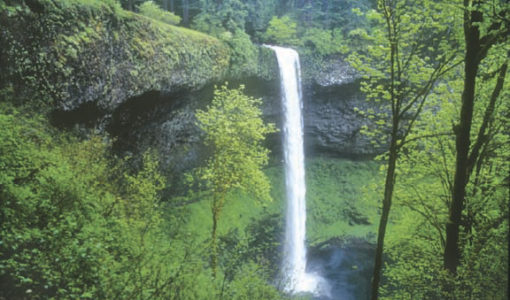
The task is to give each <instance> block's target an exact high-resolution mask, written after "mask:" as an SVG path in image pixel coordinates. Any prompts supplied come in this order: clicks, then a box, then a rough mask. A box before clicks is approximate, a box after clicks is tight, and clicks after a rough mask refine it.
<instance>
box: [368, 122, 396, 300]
mask: <svg viewBox="0 0 510 300" xmlns="http://www.w3.org/2000/svg"><path fill="white" fill-rule="evenodd" d="M396 118H398V117H397V116H395V117H394V121H393V129H392V134H391V142H390V153H389V158H388V170H387V171H386V181H385V184H384V199H383V208H382V214H381V219H380V221H379V231H378V233H377V248H376V250H375V264H374V273H373V275H372V289H371V295H372V296H371V299H372V300H377V298H378V297H379V283H380V281H381V269H382V255H383V249H384V236H385V235H386V225H387V224H388V218H389V215H390V208H391V200H392V197H393V188H394V185H395V168H396V165H397V157H398V148H397V134H398V123H399V122H398V120H397V119H396Z"/></svg>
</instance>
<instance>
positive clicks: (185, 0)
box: [182, 0, 189, 26]
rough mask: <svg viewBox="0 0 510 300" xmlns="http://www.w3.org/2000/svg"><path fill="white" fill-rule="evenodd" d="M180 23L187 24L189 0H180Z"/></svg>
mask: <svg viewBox="0 0 510 300" xmlns="http://www.w3.org/2000/svg"><path fill="white" fill-rule="evenodd" d="M182 24H184V25H186V26H187V25H189V0H182Z"/></svg>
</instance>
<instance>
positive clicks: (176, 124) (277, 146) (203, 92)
mask: <svg viewBox="0 0 510 300" xmlns="http://www.w3.org/2000/svg"><path fill="white" fill-rule="evenodd" d="M353 80H354V81H352V82H350V83H347V84H337V85H330V86H321V85H319V84H316V83H310V82H305V83H304V86H303V101H304V105H303V106H304V108H303V109H304V126H305V128H304V134H305V137H304V140H305V151H306V155H309V156H315V155H328V156H335V157H347V158H357V159H364V158H367V157H371V156H373V155H375V154H377V153H380V152H381V149H376V148H374V146H373V145H372V144H371V143H370V140H369V139H368V138H367V137H365V136H364V135H362V134H361V133H360V129H361V126H363V125H364V124H369V122H368V120H366V119H364V118H363V117H362V116H360V115H359V114H358V113H356V112H355V109H354V108H355V107H357V108H359V109H361V110H365V109H367V108H368V105H369V104H368V103H367V102H365V101H364V97H363V95H362V94H361V93H360V92H359V81H358V80H355V79H353ZM240 84H243V85H245V93H246V94H248V95H250V96H253V97H257V98H262V99H263V106H262V110H263V115H264V119H265V121H266V122H272V123H275V124H276V126H277V127H278V128H282V105H281V99H280V83H279V80H278V78H277V79H276V80H274V79H273V80H265V79H261V78H260V77H250V78H243V79H240V80H238V81H233V82H231V83H230V86H238V85H240ZM213 90H214V88H213V85H212V84H210V85H206V86H205V87H204V88H202V89H200V90H197V91H185V90H182V91H179V92H174V93H168V92H161V91H157V90H154V91H149V92H147V93H145V94H143V95H141V96H137V97H134V98H131V99H129V100H127V101H124V103H122V104H121V105H119V106H118V107H117V108H116V109H115V110H114V111H113V113H111V114H106V115H105V114H104V112H101V111H100V110H97V109H96V108H95V107H83V108H80V109H78V110H76V111H72V112H59V114H58V116H56V118H57V119H58V120H59V122H60V124H62V125H67V126H69V125H72V123H73V121H74V122H75V123H80V124H82V125H88V126H90V125H91V124H94V122H95V127H96V128H98V127H100V128H99V129H100V130H106V131H108V132H109V133H110V134H111V135H112V137H113V138H114V139H115V144H114V146H115V149H116V150H117V151H119V152H120V153H123V154H132V155H134V156H135V157H136V156H141V154H142V153H143V152H145V151H146V150H147V149H149V148H152V149H155V150H157V152H158V153H159V154H160V157H161V162H162V169H163V170H165V173H166V175H167V177H168V178H169V180H170V182H171V183H174V184H173V186H174V187H176V186H180V184H175V183H177V182H176V181H178V180H179V178H182V176H180V175H181V174H182V172H185V171H188V170H191V169H192V168H194V167H198V166H200V165H201V163H203V161H204V160H205V159H207V157H208V155H209V151H208V149H207V148H206V147H205V146H204V145H203V144H202V137H201V132H200V130H199V129H198V127H197V125H196V119H195V115H194V112H195V110H196V109H198V108H205V106H206V105H207V104H208V103H210V101H211V100H212V97H213ZM81 110H85V111H88V112H90V111H94V112H96V117H95V118H92V119H85V120H82V119H80V118H78V117H77V116H79V115H80V113H79V112H80V111H81ZM101 113H103V115H101ZM90 115H93V114H90ZM281 134H282V133H281V132H279V133H276V134H273V135H271V136H269V137H268V139H267V142H266V144H267V146H268V147H269V148H270V149H271V150H272V154H273V155H274V156H276V157H281V156H282V136H281Z"/></svg>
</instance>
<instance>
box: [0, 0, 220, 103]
mask: <svg viewBox="0 0 510 300" xmlns="http://www.w3.org/2000/svg"><path fill="white" fill-rule="evenodd" d="M11 2H12V4H9V2H7V4H2V7H0V8H1V10H0V26H1V28H2V30H1V32H0V44H1V45H2V47H1V50H0V51H1V52H0V65H1V67H2V68H1V69H2V72H1V73H0V88H6V87H8V88H11V89H13V90H14V92H15V93H16V95H17V96H18V97H17V98H22V99H24V100H25V101H33V100H39V101H45V102H47V103H48V102H49V103H51V104H52V107H53V108H54V109H59V110H63V111H71V110H75V109H77V108H79V107H80V106H82V105H85V104H90V103H93V104H94V105H96V106H97V107H98V108H99V109H100V110H101V111H104V112H111V111H113V110H114V109H116V108H117V107H118V106H119V105H120V104H122V103H124V102H125V101H127V100H128V99H130V98H132V97H136V96H139V95H142V94H144V93H146V92H148V91H153V90H157V91H164V92H173V91H178V90H187V91H193V90H198V89H200V88H201V87H203V86H204V85H205V84H207V83H209V82H213V81H217V80H219V79H221V78H223V77H224V76H225V75H226V74H227V72H228V67H229V49H228V47H227V46H225V45H224V44H223V43H221V42H220V41H218V40H217V39H215V38H212V37H210V36H207V35H205V34H201V33H199V32H195V31H191V30H188V29H185V28H181V27H175V26H171V25H167V24H164V23H160V22H157V21H152V20H150V19H148V18H145V17H143V16H141V15H138V14H135V13H132V12H128V11H124V10H122V9H121V8H120V7H118V6H117V5H115V3H114V2H113V1H112V2H111V3H109V2H108V1H105V2H103V1H99V0H91V1H88V2H78V1H72V0H69V1H51V0H30V1H23V2H21V3H19V1H11Z"/></svg>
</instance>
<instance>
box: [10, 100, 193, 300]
mask: <svg viewBox="0 0 510 300" xmlns="http://www.w3.org/2000/svg"><path fill="white" fill-rule="evenodd" d="M0 123H1V130H0V137H1V139H0V156H1V160H0V161H1V163H0V169H1V172H0V196H1V198H2V202H1V203H0V214H1V216H2V217H1V219H0V220H1V221H0V232H1V234H0V237H1V240H0V259H1V260H0V262H1V263H0V277H1V280H0V282H1V289H0V290H1V292H0V297H3V298H6V299H16V298H25V297H32V296H31V295H34V296H35V297H42V298H66V299H75V298H76V299H112V298H117V297H119V298H129V297H134V298H138V299H154V298H155V297H156V295H160V296H161V297H156V298H165V299H169V298H166V297H164V296H162V295H169V294H171V292H172V289H178V288H179V287H176V285H177V284H178V283H174V284H172V285H170V286H168V284H167V282H168V281H169V279H170V278H177V277H179V276H181V275H179V274H177V275H176V273H175V272H176V270H178V269H179V268H182V266H179V263H178V260H177V261H175V262H174V263H171V261H172V259H175V257H181V255H183V254H181V253H182V252H181V250H179V249H178V248H176V247H174V246H172V245H171V244H170V243H169V242H168V241H167V239H165V234H164V232H163V231H162V227H161V223H162V221H163V219H162V218H161V214H160V211H161V210H160V209H159V208H158V204H159V197H158V192H159V190H161V189H162V188H163V184H162V182H163V181H162V178H161V176H160V175H159V174H158V173H157V162H156V160H155V159H154V157H153V155H150V154H146V155H145V156H144V164H143V167H142V168H141V170H140V171H139V172H136V173H131V172H128V171H127V169H125V168H124V167H123V161H121V160H118V159H115V158H113V157H111V156H110V155H109V154H108V147H109V146H108V144H106V143H105V142H104V141H103V140H102V139H101V138H100V137H93V138H91V139H90V140H88V141H77V140H75V139H74V138H72V137H66V136H62V135H59V134H57V133H56V132H53V131H51V130H48V129H47V128H46V126H45V121H44V120H43V119H42V118H40V117H37V116H36V117H33V116H32V117H29V116H26V115H24V114H22V113H18V112H16V111H15V110H13V109H12V108H9V107H4V108H3V109H2V114H0ZM176 262H177V263H176ZM188 270H189V268H187V267H186V271H183V272H182V273H183V274H182V276H185V275H186V274H188ZM189 272H192V270H191V271H189ZM193 272H195V271H193ZM176 280H177V279H176ZM179 280H181V278H179ZM188 299H194V298H193V297H190V298H188Z"/></svg>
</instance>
